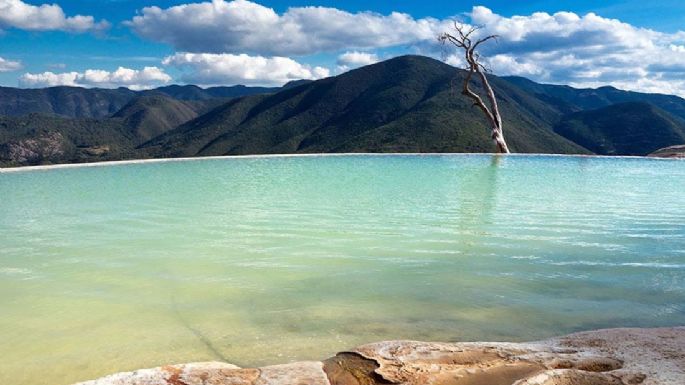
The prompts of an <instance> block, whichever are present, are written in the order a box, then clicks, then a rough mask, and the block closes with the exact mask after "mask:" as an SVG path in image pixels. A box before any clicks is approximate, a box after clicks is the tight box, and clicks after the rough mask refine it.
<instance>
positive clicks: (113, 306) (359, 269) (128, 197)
mask: <svg viewBox="0 0 685 385" xmlns="http://www.w3.org/2000/svg"><path fill="white" fill-rule="evenodd" d="M684 192H685V162H679V161H658V160H648V159H620V158H583V157H543V156H515V157H507V158H501V159H499V160H497V158H493V157H490V156H466V155H458V156H338V157H289V158H243V159H214V160H197V161H185V162H167V163H142V164H128V165H114V166H103V167H84V168H66V169H51V170H45V171H21V172H12V173H0V357H2V358H1V359H0V384H10V383H11V384H14V385H42V384H45V385H48V384H50V385H66V384H69V383H71V382H75V381H78V380H85V379H89V378H93V377H97V376H101V375H104V374H108V373H111V372H116V371H122V370H132V369H136V368H140V367H151V366H158V365H161V364H165V363H173V362H187V361H203V360H227V361H229V362H233V363H236V364H238V365H263V364H272V363H283V362H287V361H292V360H303V359H321V358H324V357H326V356H327V355H330V354H332V353H334V352H335V351H338V350H342V349H345V348H348V347H351V346H354V345H357V344H361V343H365V342H371V341H376V340H384V339H403V338H407V339H421V340H450V341H451V340H531V339H540V338H545V337H549V336H553V335H557V334H563V333H568V332H572V331H576V330H580V329H594V328H601V327H618V326H667V325H685V197H684V196H683V194H684Z"/></svg>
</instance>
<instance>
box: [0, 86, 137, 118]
mask: <svg viewBox="0 0 685 385" xmlns="http://www.w3.org/2000/svg"><path fill="white" fill-rule="evenodd" d="M135 96H136V92H134V91H131V90H129V89H126V88H117V89H114V90H110V89H98V88H92V89H88V88H80V87H50V88H43V89H21V88H10V87H0V115H6V116H21V115H25V114H29V113H43V114H56V115H62V116H68V117H75V118H83V117H86V118H104V117H106V116H109V115H111V114H113V113H115V112H117V111H118V110H119V109H121V107H123V106H124V105H125V104H126V103H128V102H129V101H130V100H131V99H132V98H134V97H135Z"/></svg>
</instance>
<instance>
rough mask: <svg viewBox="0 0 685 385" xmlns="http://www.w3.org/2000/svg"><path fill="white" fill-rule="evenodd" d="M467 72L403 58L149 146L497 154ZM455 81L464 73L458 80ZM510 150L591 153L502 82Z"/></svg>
mask: <svg viewBox="0 0 685 385" xmlns="http://www.w3.org/2000/svg"><path fill="white" fill-rule="evenodd" d="M460 76H463V73H460V72H457V71H456V70H455V68H453V67H451V66H449V65H447V64H444V63H442V62H440V61H437V60H434V59H430V58H427V57H420V56H403V57H398V58H394V59H391V60H387V61H385V62H381V63H377V64H374V65H370V66H366V67H363V68H359V69H357V70H353V71H350V72H347V73H345V74H342V75H339V76H336V77H332V78H327V79H322V80H318V81H315V82H310V83H306V84H302V85H299V86H295V87H292V88H289V89H285V90H283V91H280V92H278V93H276V94H273V95H259V96H249V97H245V98H242V99H240V100H235V101H231V102H229V103H228V104H226V105H224V106H221V107H219V108H217V109H215V110H213V111H211V112H209V113H208V114H206V115H204V116H201V117H199V118H197V119H195V120H193V121H190V122H188V123H186V124H185V125H183V126H181V127H179V128H177V129H175V130H172V131H170V132H169V133H167V134H164V135H162V136H160V137H158V138H155V139H153V140H152V141H150V142H148V143H146V144H145V145H144V146H143V147H142V148H141V149H140V150H141V152H142V153H143V154H146V155H148V156H154V157H158V156H206V155H224V154H258V153H311V152H362V151H363V152H487V151H491V150H492V144H491V141H490V139H489V130H488V128H487V125H486V122H485V120H484V118H483V116H482V115H481V113H480V111H478V110H477V109H475V108H473V107H472V106H471V104H470V103H469V102H468V101H467V100H465V99H464V98H462V97H460V96H459V95H455V91H454V89H453V88H452V87H451V84H452V83H453V81H456V82H459V81H460V78H459V77H460ZM455 77H457V78H456V79H455ZM493 85H494V87H495V88H496V90H497V92H498V97H499V99H500V107H501V109H502V114H503V116H504V117H505V120H506V123H505V130H506V135H507V140H508V142H509V144H510V147H512V148H513V150H514V151H517V152H556V153H587V150H585V149H583V148H582V147H580V146H578V145H576V144H574V143H572V142H570V141H568V140H566V139H565V138H562V137H560V136H559V135H557V134H555V133H554V132H553V131H552V130H551V129H550V127H551V122H552V121H554V120H558V117H559V114H558V113H557V112H556V111H555V110H554V109H551V108H549V107H548V106H546V105H545V104H544V103H542V102H540V101H539V100H538V99H536V98H533V97H530V96H529V95H527V94H526V93H525V92H522V91H520V90H519V89H518V88H517V87H515V86H512V85H511V84H509V83H507V82H504V81H502V80H499V79H496V78H493Z"/></svg>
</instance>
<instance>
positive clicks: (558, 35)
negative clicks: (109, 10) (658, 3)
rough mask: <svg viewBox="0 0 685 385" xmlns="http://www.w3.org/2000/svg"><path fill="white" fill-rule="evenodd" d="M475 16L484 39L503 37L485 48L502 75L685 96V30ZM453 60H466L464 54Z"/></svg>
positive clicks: (590, 19)
mask: <svg viewBox="0 0 685 385" xmlns="http://www.w3.org/2000/svg"><path fill="white" fill-rule="evenodd" d="M469 16H470V23H471V24H473V25H481V26H483V27H484V28H483V30H481V31H479V33H480V34H481V35H484V34H497V35H499V36H500V37H499V39H498V40H497V42H492V43H489V44H487V45H484V46H483V47H482V49H481V50H482V52H483V54H484V57H485V58H486V59H485V60H486V61H487V64H488V65H489V67H491V69H492V70H493V72H494V73H496V74H498V75H521V76H526V77H529V78H531V79H533V80H537V81H542V82H551V83H564V84H570V85H573V86H576V87H595V86H600V85H613V86H615V87H618V88H623V89H631V90H636V91H644V92H662V93H675V94H679V95H681V96H685V80H684V79H685V45H684V44H683V43H684V42H685V32H678V33H673V34H668V33H663V32H658V31H655V30H651V29H646V28H639V27H635V26H633V25H630V24H627V23H624V22H621V21H619V20H615V19H608V18H603V17H601V16H598V15H596V14H593V13H589V14H587V15H584V16H580V15H577V14H574V13H570V12H558V13H555V14H548V13H544V12H536V13H533V14H531V15H528V16H512V17H504V16H500V15H498V14H496V13H494V12H492V11H491V10H490V9H488V8H485V7H474V8H473V11H472V12H471V13H470V15H469ZM450 60H451V61H452V62H453V63H454V64H460V63H461V62H462V61H461V58H459V57H458V56H451V57H450V58H448V62H450Z"/></svg>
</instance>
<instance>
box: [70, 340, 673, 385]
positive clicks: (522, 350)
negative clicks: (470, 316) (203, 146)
mask: <svg viewBox="0 0 685 385" xmlns="http://www.w3.org/2000/svg"><path fill="white" fill-rule="evenodd" d="M381 384H386V385H387V384H398V385H638V384H642V385H683V384H685V327H678V328H661V329H606V330H598V331H592V332H584V333H577V334H571V335H568V336H564V337H558V338H553V339H550V340H546V341H540V342H533V343H489V342H488V343H484V342H465V343H440V342H419V341H386V342H378V343H373V344H369V345H363V346H359V347H357V348H354V349H351V350H350V351H347V352H342V353H339V354H338V355H336V356H335V357H331V358H329V359H327V360H324V361H323V362H296V363H291V364H285V365H275V366H266V367H262V368H257V369H241V368H239V367H237V366H235V365H231V364H226V363H219V362H208V363H195V364H186V365H169V366H163V367H160V368H155V369H144V370H138V371H135V372H128V373H119V374H115V375H111V376H108V377H103V378H101V379H99V380H94V381H87V382H83V383H81V384H78V385H381Z"/></svg>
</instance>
